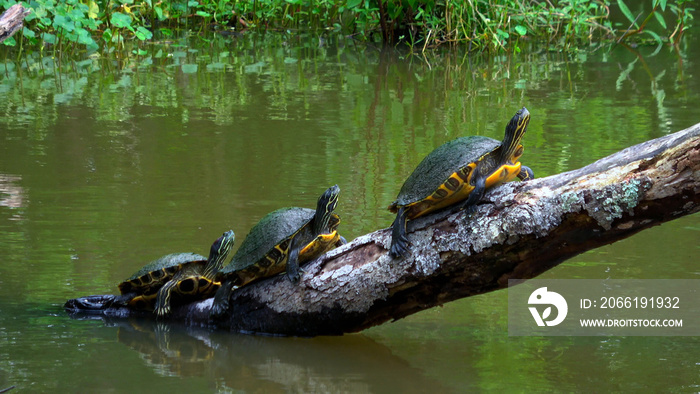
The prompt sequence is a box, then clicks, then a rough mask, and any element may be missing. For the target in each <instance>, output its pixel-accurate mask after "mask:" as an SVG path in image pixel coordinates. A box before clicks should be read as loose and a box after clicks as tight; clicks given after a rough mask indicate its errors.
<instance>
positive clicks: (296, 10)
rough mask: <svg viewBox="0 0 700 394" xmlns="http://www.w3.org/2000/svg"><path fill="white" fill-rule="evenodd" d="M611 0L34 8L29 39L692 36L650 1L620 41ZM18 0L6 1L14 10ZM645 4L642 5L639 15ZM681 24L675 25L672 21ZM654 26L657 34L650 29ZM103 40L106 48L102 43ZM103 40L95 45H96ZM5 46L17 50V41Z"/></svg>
mask: <svg viewBox="0 0 700 394" xmlns="http://www.w3.org/2000/svg"><path fill="white" fill-rule="evenodd" d="M610 1H611V0H559V1H518V0H441V1H436V0H171V1H167V0H165V1H154V0H145V1H134V0H114V1H105V0H102V1H98V0H60V1H59V0H30V1H29V2H26V3H25V4H26V6H28V7H29V8H31V9H32V10H33V12H32V13H31V14H29V15H28V16H27V17H26V22H27V28H26V29H25V30H24V34H23V35H22V39H23V40H26V41H28V42H29V44H40V43H41V42H42V41H43V42H44V43H47V44H53V45H58V47H59V49H58V50H60V51H65V50H66V49H68V50H71V51H73V50H75V49H82V48H86V49H87V50H88V51H89V52H91V51H95V50H97V49H98V48H99V47H100V45H101V46H102V47H103V49H106V50H107V51H112V50H114V49H118V48H123V46H124V42H125V40H127V39H131V38H136V39H137V40H140V41H146V40H150V39H152V38H153V33H154V32H155V33H159V34H161V35H164V36H166V37H170V36H173V34H174V30H175V29H179V28H182V27H184V28H186V29H190V30H195V29H196V30H202V29H206V28H211V27H214V28H215V29H219V30H230V29H237V30H240V29H249V28H255V29H334V30H337V31H342V32H344V33H351V34H352V35H354V36H355V37H360V38H363V39H366V40H374V39H375V38H377V37H378V38H380V39H381V40H382V41H384V42H386V43H389V44H397V43H400V42H405V43H408V44H409V45H410V47H411V48H413V49H418V48H420V49H421V50H425V49H426V48H429V47H435V46H439V45H443V44H467V45H468V46H469V48H470V49H471V50H482V51H515V52H519V51H520V45H521V40H522V39H523V38H536V39H544V40H546V41H547V42H548V43H549V45H550V47H551V49H553V50H569V49H574V48H579V47H581V46H583V45H590V44H592V43H594V42H601V41H602V42H605V41H608V42H613V41H615V40H617V39H618V37H619V40H618V41H621V40H624V39H629V37H632V36H634V35H638V34H639V33H644V34H646V35H647V36H650V37H651V38H652V40H653V41H654V42H662V41H663V40H664V39H663V38H662V37H670V38H671V39H672V40H673V41H674V43H677V42H678V40H679V39H680V37H681V36H682V34H683V32H684V31H685V30H687V29H688V28H689V27H690V23H691V22H692V19H693V17H692V11H693V9H692V8H690V7H689V5H690V4H692V2H691V1H690V0H671V1H669V0H646V1H645V2H644V3H643V4H645V5H651V7H652V8H651V12H648V13H646V14H645V15H646V18H645V19H643V20H638V19H640V17H641V16H642V14H639V15H636V16H635V14H634V13H633V11H632V10H631V9H630V8H629V7H628V6H627V4H626V2H625V0H616V4H615V5H616V6H617V7H619V9H620V11H621V12H622V14H623V15H624V17H625V18H627V19H628V20H629V21H630V23H631V25H630V28H628V29H627V30H626V31H622V32H618V31H616V30H615V29H614V28H613V27H612V22H611V21H610V19H609V14H610V8H611V5H610ZM14 3H16V1H15V0H0V8H8V7H9V6H11V5H13V4H14ZM638 6H639V5H636V6H635V7H636V8H639V7H638ZM669 17H675V20H676V22H675V23H673V22H670V20H671V19H669ZM650 20H654V21H656V23H657V24H658V26H659V27H658V28H656V29H655V30H652V29H650V28H649V26H647V22H649V21H650ZM99 38H101V40H99ZM96 40H98V41H96ZM5 45H16V41H15V40H13V39H10V40H7V41H5Z"/></svg>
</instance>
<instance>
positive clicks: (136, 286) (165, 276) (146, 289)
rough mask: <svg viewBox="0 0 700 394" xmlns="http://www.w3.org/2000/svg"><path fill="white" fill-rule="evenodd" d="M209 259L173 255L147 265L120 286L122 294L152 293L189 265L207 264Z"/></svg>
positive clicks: (179, 254) (199, 256) (198, 255)
mask: <svg viewBox="0 0 700 394" xmlns="http://www.w3.org/2000/svg"><path fill="white" fill-rule="evenodd" d="M206 262H207V258H206V257H204V256H202V255H200V254H196V253H171V254H167V255H165V256H163V257H161V258H159V259H156V260H153V261H151V262H150V263H148V264H146V265H145V266H143V268H141V269H140V270H138V271H136V273H134V274H133V275H132V276H131V277H130V278H128V279H126V280H125V281H124V282H122V283H120V284H119V291H120V292H121V294H128V293H138V294H144V293H152V292H155V291H157V290H158V289H159V288H160V287H161V286H163V285H164V284H165V283H166V282H167V281H169V280H170V279H171V278H172V277H173V275H175V274H176V273H177V272H178V271H180V270H181V269H182V267H184V266H185V265H189V264H206Z"/></svg>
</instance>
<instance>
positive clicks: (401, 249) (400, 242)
mask: <svg viewBox="0 0 700 394" xmlns="http://www.w3.org/2000/svg"><path fill="white" fill-rule="evenodd" d="M408 244H409V242H408V238H407V237H406V236H405V235H401V236H400V237H399V238H397V239H396V240H395V241H394V242H392V243H391V247H390V248H389V256H391V257H393V258H397V257H406V253H407V252H408Z"/></svg>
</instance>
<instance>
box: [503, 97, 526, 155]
mask: <svg viewBox="0 0 700 394" xmlns="http://www.w3.org/2000/svg"><path fill="white" fill-rule="evenodd" d="M528 124H530V112H529V111H528V110H527V108H525V107H522V108H521V109H520V110H519V111H518V112H516V113H515V116H513V117H512V118H511V119H510V122H508V126H506V134H505V137H503V143H502V144H501V163H506V162H511V163H515V162H517V161H518V159H520V156H522V154H523V146H522V145H521V144H520V140H522V139H523V135H524V134H525V131H527V126H528Z"/></svg>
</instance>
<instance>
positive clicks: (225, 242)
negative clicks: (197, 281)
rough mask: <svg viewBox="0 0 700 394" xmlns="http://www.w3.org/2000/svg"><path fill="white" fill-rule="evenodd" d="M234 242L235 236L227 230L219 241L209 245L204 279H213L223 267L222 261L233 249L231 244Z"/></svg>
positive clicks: (231, 231)
mask: <svg viewBox="0 0 700 394" xmlns="http://www.w3.org/2000/svg"><path fill="white" fill-rule="evenodd" d="M235 240H236V234H234V233H233V230H228V231H227V232H225V233H224V234H223V235H222V236H221V237H219V239H217V240H216V241H214V243H213V244H211V249H210V250H209V259H208V260H207V265H206V267H205V268H204V274H203V276H204V277H205V278H213V277H214V275H216V273H217V272H218V271H219V270H220V269H221V268H223V267H224V261H226V256H228V254H229V252H230V251H231V248H233V243H234V241H235Z"/></svg>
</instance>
